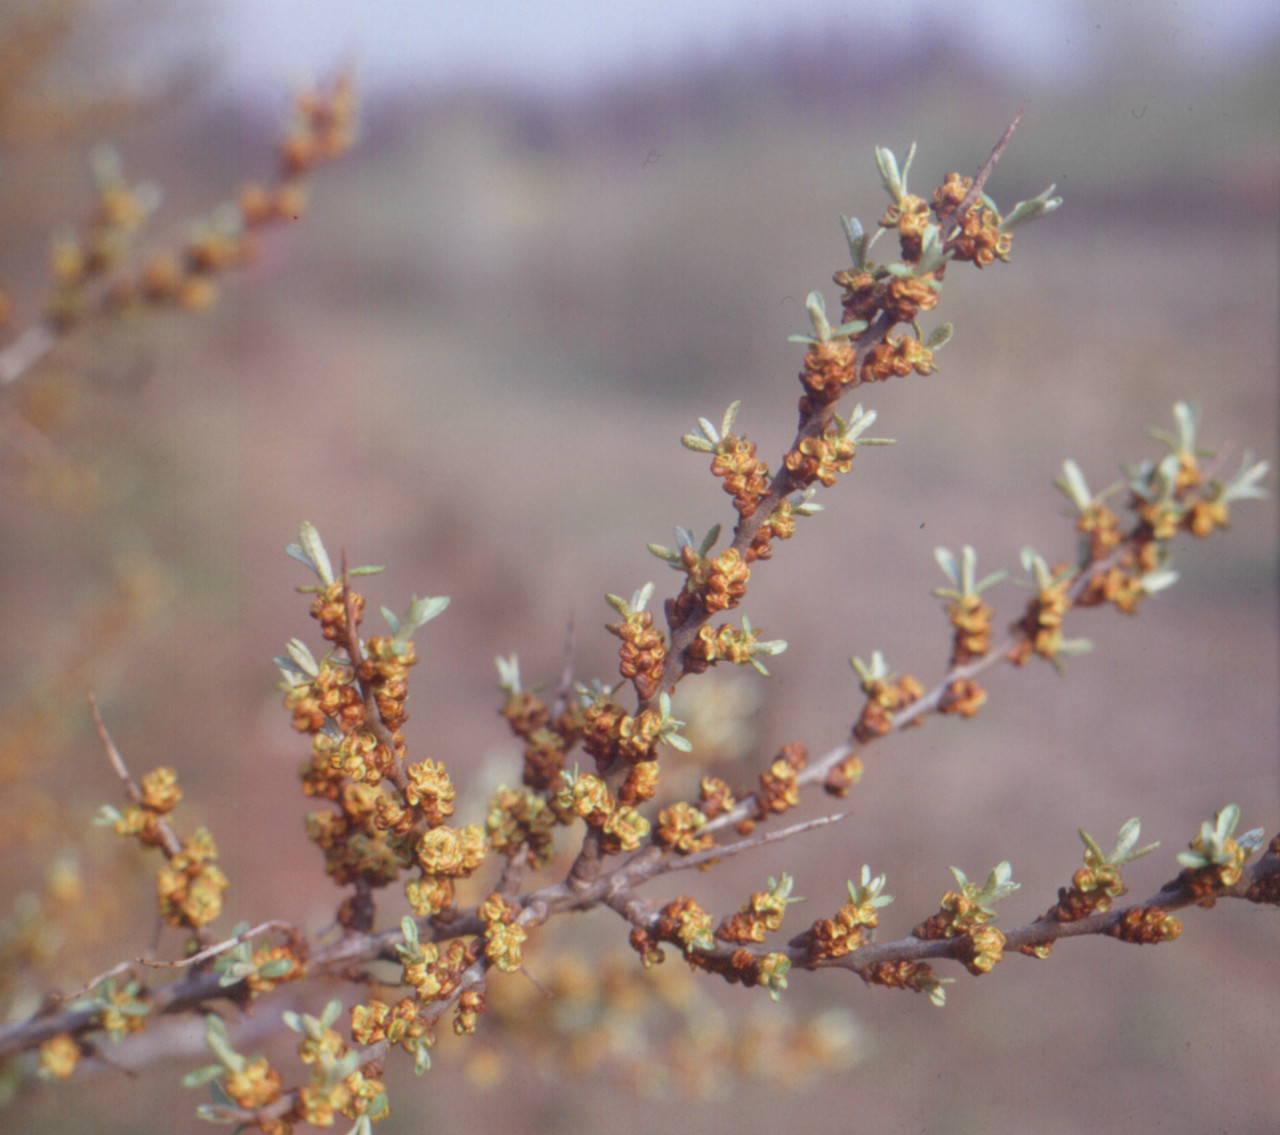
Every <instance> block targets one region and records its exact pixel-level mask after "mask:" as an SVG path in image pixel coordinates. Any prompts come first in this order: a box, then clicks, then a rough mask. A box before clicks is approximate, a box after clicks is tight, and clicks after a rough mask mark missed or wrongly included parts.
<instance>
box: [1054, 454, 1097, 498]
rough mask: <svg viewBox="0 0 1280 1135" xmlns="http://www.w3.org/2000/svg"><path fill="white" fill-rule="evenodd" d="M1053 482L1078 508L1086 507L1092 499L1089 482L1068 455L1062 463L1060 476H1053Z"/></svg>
mask: <svg viewBox="0 0 1280 1135" xmlns="http://www.w3.org/2000/svg"><path fill="white" fill-rule="evenodd" d="M1053 483H1054V485H1055V486H1056V487H1057V488H1058V490H1059V491H1060V492H1061V493H1063V495H1064V496H1066V498H1067V499H1068V500H1069V501H1070V502H1071V503H1072V504H1073V505H1075V506H1076V508H1078V509H1082V510H1083V509H1085V508H1088V507H1089V505H1090V504H1091V503H1092V501H1093V494H1092V493H1091V492H1090V491H1089V483H1088V482H1087V481H1086V480H1085V479H1084V474H1083V473H1082V472H1081V471H1080V466H1079V465H1077V464H1076V463H1075V462H1074V461H1072V460H1071V458H1069V457H1068V458H1067V460H1065V461H1064V462H1063V463H1062V476H1061V477H1057V478H1055V479H1054V482H1053Z"/></svg>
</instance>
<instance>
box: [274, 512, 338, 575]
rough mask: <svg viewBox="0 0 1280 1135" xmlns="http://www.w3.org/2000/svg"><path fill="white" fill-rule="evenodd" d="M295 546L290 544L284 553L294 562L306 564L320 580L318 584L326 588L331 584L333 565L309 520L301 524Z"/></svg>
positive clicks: (318, 534)
mask: <svg viewBox="0 0 1280 1135" xmlns="http://www.w3.org/2000/svg"><path fill="white" fill-rule="evenodd" d="M298 540H299V542H298V543H297V544H290V545H289V547H288V548H287V549H286V551H287V552H288V553H289V555H291V556H292V557H293V558H294V559H295V560H299V561H301V562H302V563H304V564H306V565H307V567H309V568H310V569H311V570H312V571H314V572H315V573H316V575H317V576H319V578H320V582H321V583H323V584H324V585H325V586H326V587H328V586H329V585H330V584H331V583H333V580H334V575H333V565H332V564H330V562H329V554H328V552H326V551H325V550H324V543H323V542H322V541H321V539H320V533H319V532H317V531H316V527H315V525H314V524H312V523H311V521H309V520H304V521H303V522H302V530H301V532H300V533H299V536H298Z"/></svg>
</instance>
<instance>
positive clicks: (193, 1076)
mask: <svg viewBox="0 0 1280 1135" xmlns="http://www.w3.org/2000/svg"><path fill="white" fill-rule="evenodd" d="M226 1071H227V1070H226V1069H225V1068H224V1067H223V1066H222V1065H221V1064H206V1065H205V1066H204V1067H203V1068H197V1069H195V1070H194V1071H192V1072H188V1073H187V1074H186V1075H185V1076H183V1077H182V1080H181V1081H180V1082H181V1084H182V1086H183V1087H184V1088H202V1087H204V1085H205V1084H207V1083H209V1081H210V1080H216V1079H217V1078H218V1077H219V1076H221V1075H224V1074H225V1073H226ZM208 1106H209V1105H208V1104H201V1105H200V1107H201V1108H207V1107H208ZM196 1110H197V1111H199V1110H200V1108H197V1109H196Z"/></svg>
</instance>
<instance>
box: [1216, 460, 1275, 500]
mask: <svg viewBox="0 0 1280 1135" xmlns="http://www.w3.org/2000/svg"><path fill="white" fill-rule="evenodd" d="M1270 468H1271V466H1270V465H1269V464H1268V463H1267V462H1265V461H1256V462H1255V461H1254V459H1253V453H1252V452H1251V451H1250V450H1247V449H1246V450H1245V451H1244V458H1243V459H1242V460H1241V462H1240V472H1238V473H1237V474H1236V475H1235V476H1234V477H1232V478H1231V480H1229V481H1228V482H1227V483H1226V484H1225V485H1224V486H1223V487H1222V498H1221V499H1222V500H1224V501H1228V502H1229V501H1233V500H1261V499H1263V498H1265V497H1266V495H1267V490H1266V489H1264V488H1262V487H1261V486H1259V484H1258V482H1259V481H1261V480H1262V478H1263V477H1265V476H1266V475H1267V470H1268V469H1270Z"/></svg>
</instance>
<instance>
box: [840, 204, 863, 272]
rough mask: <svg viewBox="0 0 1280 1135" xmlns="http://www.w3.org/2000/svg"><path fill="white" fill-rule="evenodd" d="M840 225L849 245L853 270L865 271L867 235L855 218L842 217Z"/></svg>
mask: <svg viewBox="0 0 1280 1135" xmlns="http://www.w3.org/2000/svg"><path fill="white" fill-rule="evenodd" d="M840 225H841V227H842V228H843V229H844V238H845V240H846V241H848V243H849V259H850V261H851V262H852V264H853V267H854V270H855V271H858V272H865V271H866V270H867V247H868V241H867V234H866V233H865V232H864V231H863V228H862V225H861V224H860V223H859V222H858V220H857V218H856V217H844V216H842V217H841V218H840Z"/></svg>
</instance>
